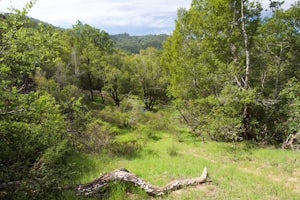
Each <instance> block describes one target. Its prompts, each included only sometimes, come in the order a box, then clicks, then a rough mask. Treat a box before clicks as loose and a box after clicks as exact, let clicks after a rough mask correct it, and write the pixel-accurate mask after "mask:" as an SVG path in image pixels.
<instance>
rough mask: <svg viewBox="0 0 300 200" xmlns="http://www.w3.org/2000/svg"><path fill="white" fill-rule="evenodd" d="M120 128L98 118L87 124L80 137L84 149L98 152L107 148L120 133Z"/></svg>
mask: <svg viewBox="0 0 300 200" xmlns="http://www.w3.org/2000/svg"><path fill="white" fill-rule="evenodd" d="M118 132H119V129H118V128H115V127H113V126H111V125H110V124H108V123H107V122H103V121H101V120H96V121H93V122H91V123H90V124H88V125H87V130H86V132H85V133H84V135H83V136H82V137H81V138H80V143H81V144H82V148H83V151H86V152H91V153H98V152H101V151H102V150H105V149H107V148H108V147H109V146H110V145H111V143H112V142H113V139H114V137H115V136H116V135H117V134H118Z"/></svg>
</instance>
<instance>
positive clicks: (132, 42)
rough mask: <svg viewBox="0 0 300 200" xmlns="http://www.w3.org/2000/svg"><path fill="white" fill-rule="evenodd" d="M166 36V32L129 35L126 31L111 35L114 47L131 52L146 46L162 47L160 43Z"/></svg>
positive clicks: (137, 51) (136, 51)
mask: <svg viewBox="0 0 300 200" xmlns="http://www.w3.org/2000/svg"><path fill="white" fill-rule="evenodd" d="M167 37H168V35H166V34H160V35H144V36H130V35H129V34H128V33H121V34H116V35H111V39H112V40H113V41H114V43H115V47H117V48H119V49H122V50H124V51H128V52H131V53H139V52H140V50H141V49H146V48H148V47H154V48H157V49H162V44H163V42H164V41H165V40H166V38H167Z"/></svg>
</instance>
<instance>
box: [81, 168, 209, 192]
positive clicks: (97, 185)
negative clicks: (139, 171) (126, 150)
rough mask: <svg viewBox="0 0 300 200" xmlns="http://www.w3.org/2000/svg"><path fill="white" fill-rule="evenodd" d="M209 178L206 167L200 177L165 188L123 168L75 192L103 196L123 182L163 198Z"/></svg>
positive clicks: (175, 182)
mask: <svg viewBox="0 0 300 200" xmlns="http://www.w3.org/2000/svg"><path fill="white" fill-rule="evenodd" d="M207 177H208V174H207V169H206V167H205V168H204V170H203V172H202V175H201V176H200V177H196V178H189V179H184V180H174V181H171V182H170V183H168V184H167V185H166V186H164V187H159V186H153V185H151V184H150V183H148V182H146V181H144V180H143V179H141V178H139V177H138V176H136V175H135V174H133V173H131V172H129V171H128V170H127V169H124V168H121V169H117V170H114V171H112V172H109V173H105V174H103V175H102V176H100V177H99V178H97V179H95V180H94V181H92V182H90V183H87V184H80V185H78V186H76V188H75V191H76V193H78V194H82V195H96V194H101V192H103V191H104V190H105V188H106V187H108V186H109V184H111V183H112V181H121V182H125V183H133V184H134V185H135V186H136V187H138V188H140V189H142V190H144V191H145V192H146V193H147V194H148V195H150V196H162V195H164V194H166V193H168V192H170V191H174V190H178V189H180V188H182V187H185V186H191V185H197V184H203V183H205V182H206V181H207Z"/></svg>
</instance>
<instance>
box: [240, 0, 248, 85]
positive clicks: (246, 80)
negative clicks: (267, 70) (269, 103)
mask: <svg viewBox="0 0 300 200" xmlns="http://www.w3.org/2000/svg"><path fill="white" fill-rule="evenodd" d="M244 6H245V5H244V0H242V1H241V17H242V31H243V37H244V45H245V53H246V69H245V78H244V89H246V90H247V89H248V88H249V75H250V48H249V38H248V34H247V30H246V22H245V11H244Z"/></svg>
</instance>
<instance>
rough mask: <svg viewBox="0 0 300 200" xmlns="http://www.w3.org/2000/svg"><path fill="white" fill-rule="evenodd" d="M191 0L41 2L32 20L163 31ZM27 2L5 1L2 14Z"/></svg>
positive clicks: (38, 2)
mask: <svg viewBox="0 0 300 200" xmlns="http://www.w3.org/2000/svg"><path fill="white" fill-rule="evenodd" d="M190 1H191V0H165V1H162V0H151V1H150V0H148V1H145V0H126V1H124V0H38V1H37V3H36V5H35V6H34V7H33V8H32V10H31V11H30V13H29V16H31V17H34V18H37V19H40V20H42V21H46V22H49V23H52V24H54V25H60V24H74V23H75V22H76V20H82V21H84V22H86V23H90V24H95V23H100V24H105V25H112V26H113V25H117V26H120V25H122V26H126V25H136V26H140V25H147V26H152V27H156V28H158V27H162V26H166V25H168V23H170V22H171V23H174V22H173V21H174V19H175V17H176V11H177V9H178V8H179V7H189V4H190ZM26 2H27V1H26V0H18V1H17V0H2V1H0V10H1V11H3V8H5V7H8V6H9V5H14V6H15V7H17V8H21V7H22V6H23V5H25V3H26Z"/></svg>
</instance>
